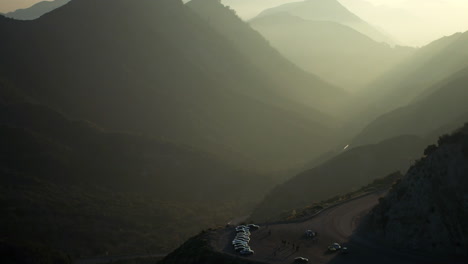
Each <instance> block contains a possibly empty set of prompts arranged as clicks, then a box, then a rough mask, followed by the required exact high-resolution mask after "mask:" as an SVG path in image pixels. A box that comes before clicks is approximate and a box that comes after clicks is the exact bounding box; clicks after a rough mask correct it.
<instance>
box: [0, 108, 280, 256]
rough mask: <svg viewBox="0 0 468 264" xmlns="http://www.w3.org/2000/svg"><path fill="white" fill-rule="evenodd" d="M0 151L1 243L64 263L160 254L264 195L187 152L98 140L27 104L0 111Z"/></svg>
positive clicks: (258, 182)
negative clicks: (53, 254)
mask: <svg viewBox="0 0 468 264" xmlns="http://www.w3.org/2000/svg"><path fill="white" fill-rule="evenodd" d="M0 144H1V146H2V148H1V149H0V176H1V177H0V180H1V184H0V193H1V195H0V205H1V208H2V211H3V212H5V214H4V216H3V217H2V218H1V219H0V227H1V231H2V232H1V233H2V239H6V241H10V240H13V239H14V240H18V241H20V242H23V241H24V242H33V243H37V244H39V245H44V246H46V247H52V248H56V249H58V250H61V251H63V252H66V253H68V254H70V256H71V257H73V258H77V257H88V256H96V255H104V254H105V253H106V252H108V253H109V254H115V255H121V254H135V253H147V252H151V253H166V252H169V251H170V250H171V249H173V248H175V247H176V246H178V245H179V244H180V243H182V242H183V241H184V240H185V239H186V238H187V237H189V236H190V235H193V234H195V233H196V232H198V231H199V230H200V229H201V228H204V227H208V226H211V225H217V224H223V223H225V222H226V221H228V220H229V219H230V218H231V217H234V216H237V215H242V214H246V213H247V212H248V211H249V209H251V208H252V206H253V204H254V201H255V200H256V199H259V198H260V197H261V195H262V192H265V191H266V189H267V188H268V186H271V183H269V180H268V178H263V177H261V176H259V175H255V174H252V173H248V172H245V171H242V170H239V169H236V168H235V167H231V166H230V165H228V164H225V163H223V162H221V161H219V160H217V159H216V158H215V157H213V156H211V155H209V154H206V153H203V152H198V151H196V150H194V149H192V148H188V147H185V146H177V145H174V144H172V143H169V142H163V141H159V140H156V139H152V138H149V137H144V136H138V135H132V134H122V133H114V132H112V133H111V132H106V131H103V130H102V129H99V128H97V127H96V126H95V125H93V124H90V123H88V122H83V121H73V120H69V119H67V118H66V117H65V116H63V115H61V114H59V113H57V112H56V111H54V110H52V109H50V108H48V107H44V106H41V105H36V104H29V103H21V104H12V105H6V106H0ZM25 164H27V166H25ZM219 175H222V176H219ZM253 175H255V176H253ZM252 177H253V178H252ZM229 178H232V179H234V178H235V181H232V182H229V183H228V184H226V179H229ZM233 188H234V189H233ZM234 195H238V197H237V199H232V196H234Z"/></svg>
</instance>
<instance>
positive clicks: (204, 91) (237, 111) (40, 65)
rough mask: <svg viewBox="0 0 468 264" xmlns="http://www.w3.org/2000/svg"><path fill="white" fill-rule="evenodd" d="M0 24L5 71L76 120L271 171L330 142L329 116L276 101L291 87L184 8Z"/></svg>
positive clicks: (69, 9)
mask: <svg viewBox="0 0 468 264" xmlns="http://www.w3.org/2000/svg"><path fill="white" fill-rule="evenodd" d="M0 20H1V21H0V31H1V32H2V35H3V36H4V39H5V41H2V42H1V43H0V48H1V51H0V52H1V53H2V54H1V55H2V58H3V60H2V63H1V66H0V69H1V67H2V66H3V67H4V72H5V74H6V75H7V77H9V79H10V80H11V81H12V82H13V83H15V84H16V85H17V86H18V87H20V88H21V89H22V90H23V91H24V92H25V93H26V94H28V95H30V96H32V97H34V98H37V99H38V100H39V101H41V102H44V103H46V104H49V105H52V106H54V107H58V108H60V109H61V110H62V111H64V112H65V113H68V114H70V115H72V116H74V117H79V118H84V119H88V120H91V121H93V122H95V123H98V124H99V125H101V126H103V127H105V128H109V129H112V130H121V131H122V130H123V131H135V132H138V133H147V134H152V135H157V136H160V137H165V138H169V139H171V140H173V141H177V142H183V143H186V144H189V145H194V146H196V147H198V148H201V149H205V150H208V151H210V152H215V153H224V154H225V156H228V157H229V158H230V159H232V160H237V161H239V160H241V161H242V162H244V161H245V160H247V159H250V160H253V161H254V162H253V163H255V165H256V166H259V167H263V168H265V167H267V168H268V169H272V168H273V169H275V168H284V167H287V166H293V165H296V164H298V163H301V162H303V161H305V160H308V159H310V158H311V157H313V156H315V155H317V154H318V153H320V152H321V151H322V150H323V149H328V148H329V147H330V146H329V145H330V143H331V142H332V141H330V139H329V138H330V135H329V134H330V133H329V131H330V130H329V129H328V128H327V126H328V125H324V123H328V122H329V121H330V118H329V117H327V116H324V115H323V114H321V113H320V112H318V111H316V110H313V109H311V108H307V107H297V103H294V102H293V101H292V100H290V99H288V98H285V97H284V96H283V95H281V94H278V93H277V91H281V90H282V89H288V88H289V87H288V86H286V85H285V84H277V83H275V82H274V80H271V79H269V78H268V75H266V74H259V72H260V73H261V72H262V71H261V70H259V68H258V67H256V66H255V65H253V64H252V63H251V62H250V61H249V60H247V59H246V58H245V56H244V55H243V54H242V53H241V52H239V51H238V50H237V49H236V48H235V47H234V46H233V45H231V44H230V43H229V41H228V40H227V39H225V38H224V37H222V36H221V35H219V34H218V33H216V32H215V31H214V30H213V28H212V27H211V26H209V24H207V23H206V21H205V20H203V19H201V18H200V17H199V16H197V15H196V14H194V13H193V12H192V11H191V10H190V9H189V8H188V7H186V6H184V5H183V4H182V3H181V2H179V1H173V0H161V1H149V0H138V1H130V0H114V1H111V0H101V1H91V0H73V1H71V2H70V3H68V4H67V5H65V6H62V7H61V8H58V9H56V10H54V11H52V12H50V13H48V14H47V15H45V16H43V17H41V18H40V19H38V20H34V21H28V22H18V21H13V20H8V19H5V18H2V19H0ZM30 43H35V45H30ZM19 72H21V73H22V74H21V75H20V74H18V73H19ZM312 93H313V91H312Z"/></svg>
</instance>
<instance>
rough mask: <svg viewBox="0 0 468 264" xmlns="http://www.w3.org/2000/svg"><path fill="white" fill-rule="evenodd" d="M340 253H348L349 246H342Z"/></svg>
mask: <svg viewBox="0 0 468 264" xmlns="http://www.w3.org/2000/svg"><path fill="white" fill-rule="evenodd" d="M340 253H341V254H348V253H349V250H348V247H341V250H340Z"/></svg>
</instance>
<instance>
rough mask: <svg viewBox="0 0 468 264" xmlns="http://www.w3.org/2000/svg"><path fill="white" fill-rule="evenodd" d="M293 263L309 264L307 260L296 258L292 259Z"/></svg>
mask: <svg viewBox="0 0 468 264" xmlns="http://www.w3.org/2000/svg"><path fill="white" fill-rule="evenodd" d="M294 263H309V260H308V259H306V258H303V257H298V258H295V259H294Z"/></svg>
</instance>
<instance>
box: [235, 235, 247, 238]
mask: <svg viewBox="0 0 468 264" xmlns="http://www.w3.org/2000/svg"><path fill="white" fill-rule="evenodd" d="M235 237H240V238H249V237H250V236H249V235H237V236H235Z"/></svg>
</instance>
